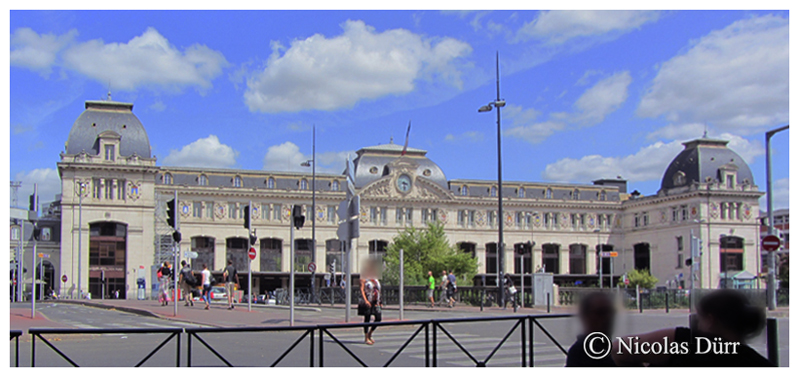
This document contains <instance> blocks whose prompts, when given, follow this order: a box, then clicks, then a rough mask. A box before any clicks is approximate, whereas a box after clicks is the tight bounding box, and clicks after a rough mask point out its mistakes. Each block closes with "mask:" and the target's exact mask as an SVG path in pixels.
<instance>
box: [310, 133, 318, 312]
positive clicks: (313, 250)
mask: <svg viewBox="0 0 800 378" xmlns="http://www.w3.org/2000/svg"><path fill="white" fill-rule="evenodd" d="M311 161H312V164H313V165H312V166H311V209H312V216H311V261H313V262H314V264H316V263H317V125H316V124H315V125H312V126H311ZM316 281H317V270H316V269H314V271H313V272H311V302H315V301H316V300H315V299H316V297H317V292H316V291H315V290H314V286H315V285H316Z"/></svg>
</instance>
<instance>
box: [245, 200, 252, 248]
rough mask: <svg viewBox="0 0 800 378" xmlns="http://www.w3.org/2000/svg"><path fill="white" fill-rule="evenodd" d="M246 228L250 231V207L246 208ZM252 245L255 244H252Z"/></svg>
mask: <svg viewBox="0 0 800 378" xmlns="http://www.w3.org/2000/svg"><path fill="white" fill-rule="evenodd" d="M244 228H245V229H248V230H249V229H250V205H247V206H245V207H244ZM250 244H251V245H252V244H253V243H250Z"/></svg>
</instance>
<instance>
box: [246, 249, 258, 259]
mask: <svg viewBox="0 0 800 378" xmlns="http://www.w3.org/2000/svg"><path fill="white" fill-rule="evenodd" d="M247 257H249V258H250V260H255V259H256V249H255V247H250V250H249V251H247Z"/></svg>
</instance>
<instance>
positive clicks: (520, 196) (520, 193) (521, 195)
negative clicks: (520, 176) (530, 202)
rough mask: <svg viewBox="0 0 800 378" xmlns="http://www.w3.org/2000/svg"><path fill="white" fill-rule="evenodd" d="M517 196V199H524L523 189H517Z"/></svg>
mask: <svg viewBox="0 0 800 378" xmlns="http://www.w3.org/2000/svg"><path fill="white" fill-rule="evenodd" d="M517 196H518V197H519V198H525V188H519V190H518V191H517Z"/></svg>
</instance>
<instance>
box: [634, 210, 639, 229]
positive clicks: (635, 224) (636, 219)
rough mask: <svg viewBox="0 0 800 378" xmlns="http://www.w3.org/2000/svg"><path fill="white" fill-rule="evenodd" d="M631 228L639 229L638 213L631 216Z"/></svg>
mask: <svg viewBox="0 0 800 378" xmlns="http://www.w3.org/2000/svg"><path fill="white" fill-rule="evenodd" d="M633 227H639V213H636V214H633Z"/></svg>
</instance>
